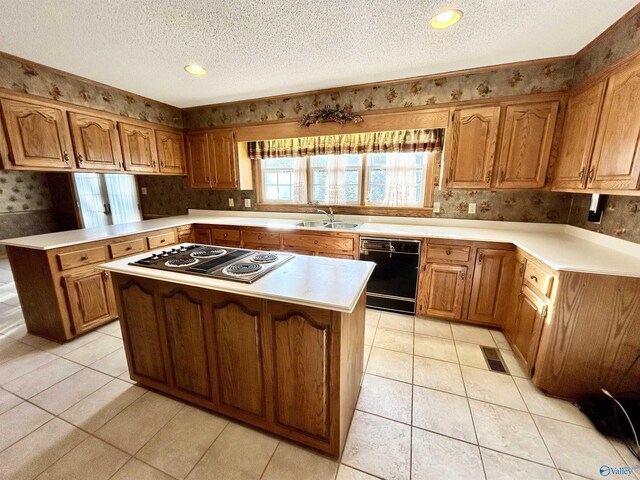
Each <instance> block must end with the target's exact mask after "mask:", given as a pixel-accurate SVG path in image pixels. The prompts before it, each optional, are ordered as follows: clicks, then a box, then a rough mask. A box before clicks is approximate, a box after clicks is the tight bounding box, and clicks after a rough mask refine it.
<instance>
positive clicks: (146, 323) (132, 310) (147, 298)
mask: <svg viewBox="0 0 640 480" xmlns="http://www.w3.org/2000/svg"><path fill="white" fill-rule="evenodd" d="M147 285H149V284H147ZM117 289H118V297H119V301H120V303H121V305H122V308H121V309H120V326H121V327H122V333H123V336H124V342H125V343H126V345H127V349H126V350H127V352H128V355H127V360H128V363H129V371H130V373H131V374H132V375H133V376H134V377H136V376H137V377H144V378H145V379H147V380H151V381H152V382H157V383H158V384H160V385H168V384H169V382H168V378H167V377H168V375H167V368H166V366H165V357H164V353H163V348H162V340H161V338H162V334H161V330H160V323H159V322H160V321H161V320H160V319H161V316H160V313H159V312H158V308H157V307H156V301H155V297H154V294H153V291H151V290H147V288H146V286H145V284H143V283H138V281H137V280H134V281H129V280H128V279H127V280H126V283H121V284H118V286H117ZM129 317H131V321H129Z"/></svg>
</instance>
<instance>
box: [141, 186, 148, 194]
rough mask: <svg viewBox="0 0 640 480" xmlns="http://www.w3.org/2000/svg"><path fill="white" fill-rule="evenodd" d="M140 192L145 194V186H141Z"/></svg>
mask: <svg viewBox="0 0 640 480" xmlns="http://www.w3.org/2000/svg"><path fill="white" fill-rule="evenodd" d="M140 193H142V195H146V194H147V187H142V188H141V189H140Z"/></svg>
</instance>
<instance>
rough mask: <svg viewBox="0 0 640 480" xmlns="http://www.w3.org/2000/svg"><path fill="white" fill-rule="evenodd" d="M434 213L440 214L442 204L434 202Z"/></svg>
mask: <svg viewBox="0 0 640 480" xmlns="http://www.w3.org/2000/svg"><path fill="white" fill-rule="evenodd" d="M433 213H440V202H433Z"/></svg>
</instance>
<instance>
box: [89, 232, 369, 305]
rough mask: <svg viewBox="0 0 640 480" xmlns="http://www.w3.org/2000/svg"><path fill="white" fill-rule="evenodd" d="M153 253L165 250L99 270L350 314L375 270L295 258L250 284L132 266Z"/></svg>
mask: <svg viewBox="0 0 640 480" xmlns="http://www.w3.org/2000/svg"><path fill="white" fill-rule="evenodd" d="M185 245H189V244H185ZM154 251H157V252H160V251H162V249H157V250H153V251H151V252H145V253H143V254H139V255H134V256H131V257H127V258H124V259H122V260H115V261H113V262H109V263H105V264H103V265H99V266H98V268H100V269H102V270H107V271H110V272H115V273H123V274H127V275H134V276H137V277H144V278H151V279H154V280H160V281H165V282H170V283H177V284H180V285H188V286H191V287H199V288H207V289H211V290H217V291H220V292H226V293H236V294H239V295H247V296H250V297H258V298H266V299H269V300H277V301H282V302H287V303H294V304H297V305H305V306H309V307H317V308H326V309H329V310H335V311H339V312H347V313H350V312H351V311H353V309H354V308H355V306H356V304H357V302H358V299H359V298H360V295H362V292H363V291H364V289H365V286H366V285H367V281H368V280H369V277H370V276H371V272H373V268H374V267H375V263H373V262H362V261H359V260H344V259H339V258H327V257H312V256H308V255H294V257H293V258H292V259H291V260H289V261H288V262H286V263H284V264H282V265H281V266H280V267H278V268H276V269H274V270H272V271H270V272H269V273H267V274H266V275H264V276H263V277H261V278H259V279H258V280H256V281H255V282H253V283H251V284H247V283H241V282H234V281H232V280H223V279H218V278H207V277H203V276H200V275H186V274H183V273H176V272H170V271H167V270H158V269H154V268H145V267H139V266H136V265H130V263H131V262H134V261H136V260H138V259H140V258H144V257H148V256H149V255H151V253H153V252H154Z"/></svg>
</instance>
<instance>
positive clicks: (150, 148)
mask: <svg viewBox="0 0 640 480" xmlns="http://www.w3.org/2000/svg"><path fill="white" fill-rule="evenodd" d="M118 128H119V130H120V142H121V143H122V156H123V158H124V168H125V170H127V171H129V172H145V173H153V172H157V171H158V151H157V149H156V138H155V133H154V131H153V129H152V128H146V127H140V126H138V125H133V124H130V123H122V122H120V123H118Z"/></svg>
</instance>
